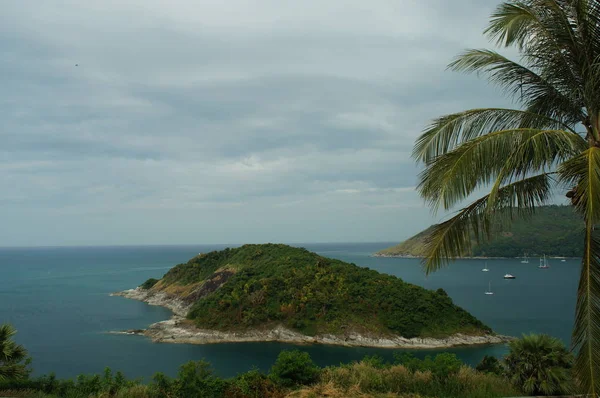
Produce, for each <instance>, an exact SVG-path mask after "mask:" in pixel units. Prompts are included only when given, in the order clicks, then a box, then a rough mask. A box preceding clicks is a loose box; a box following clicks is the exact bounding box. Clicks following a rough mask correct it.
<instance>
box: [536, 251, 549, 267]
mask: <svg viewBox="0 0 600 398" xmlns="http://www.w3.org/2000/svg"><path fill="white" fill-rule="evenodd" d="M538 268H543V269H546V268H550V266H549V265H548V260H546V255H545V254H544V257H543V258H542V257H540V265H538Z"/></svg>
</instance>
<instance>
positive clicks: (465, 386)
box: [0, 350, 519, 398]
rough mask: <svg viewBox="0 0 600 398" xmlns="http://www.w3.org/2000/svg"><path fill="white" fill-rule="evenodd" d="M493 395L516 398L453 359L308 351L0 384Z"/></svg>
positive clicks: (271, 394) (87, 393)
mask: <svg viewBox="0 0 600 398" xmlns="http://www.w3.org/2000/svg"><path fill="white" fill-rule="evenodd" d="M389 394H394V395H393V396H396V397H412V398H418V397H422V398H425V397H442V396H443V397H448V398H454V397H456V398H484V397H485V398H488V397H510V396H517V395H519V392H518V391H517V390H515V389H514V388H512V387H511V386H510V383H507V380H506V379H504V378H503V377H502V376H497V375H487V374H483V373H479V372H476V371H475V370H474V369H472V368H470V367H467V366H465V365H464V364H462V363H461V362H460V360H458V358H457V357H456V356H455V355H454V354H440V355H437V356H436V357H434V358H431V357H427V358H425V359H424V360H420V359H417V358H414V357H411V356H406V355H403V356H400V357H398V358H397V360H396V361H394V362H393V363H386V362H384V361H383V360H382V359H381V358H377V357H371V358H365V359H364V360H363V361H360V362H353V363H350V364H343V365H340V366H332V367H327V368H323V369H321V368H319V367H317V366H316V365H314V363H313V362H312V360H311V359H310V356H308V354H307V353H304V352H301V351H298V350H294V351H282V352H281V353H280V355H279V357H278V358H277V361H276V362H275V364H274V365H273V367H272V368H271V371H270V372H269V374H264V373H262V372H260V371H258V370H251V371H248V372H246V373H242V374H239V375H238V376H236V377H234V378H230V379H223V378H221V377H218V376H216V375H215V374H214V373H213V371H212V369H211V368H210V365H209V364H208V363H207V362H204V361H196V362H188V363H186V364H184V365H182V366H181V367H180V369H179V372H178V375H177V377H174V378H171V377H168V376H165V375H164V374H161V373H157V374H155V375H154V377H153V378H152V381H151V382H150V383H149V384H141V381H140V380H128V379H126V378H125V377H124V376H123V375H122V374H121V373H119V372H117V373H116V374H115V375H113V373H112V371H111V370H110V369H108V368H107V369H106V370H105V371H104V374H103V375H80V376H78V377H77V378H76V379H75V380H60V379H57V378H56V377H54V376H53V375H50V376H42V377H39V378H35V379H25V380H18V381H17V380H13V381H5V382H0V395H1V396H6V397H36V398H58V397H69V398H188V397H207V398H208V397H210V398H219V397H224V398H283V397H310V396H315V397H317V396H319V397H320V396H328V397H337V398H342V397H343V398H347V397H354V396H356V397H362V398H369V397H382V396H389Z"/></svg>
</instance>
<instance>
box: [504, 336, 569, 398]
mask: <svg viewBox="0 0 600 398" xmlns="http://www.w3.org/2000/svg"><path fill="white" fill-rule="evenodd" d="M509 349H510V352H509V353H508V355H507V356H506V357H505V358H504V361H505V363H506V367H507V375H508V377H510V379H511V381H512V382H513V383H514V385H515V386H517V387H518V388H520V389H521V390H523V392H525V393H527V394H530V395H559V394H564V393H567V392H570V390H571V388H572V380H571V374H570V368H571V366H572V364H573V355H572V354H571V353H570V352H568V351H567V349H566V348H565V345H564V344H563V343H562V342H561V341H560V340H558V339H557V338H554V337H551V336H548V335H545V334H540V335H535V334H531V335H523V337H522V338H520V339H518V340H513V341H511V342H510V343H509Z"/></svg>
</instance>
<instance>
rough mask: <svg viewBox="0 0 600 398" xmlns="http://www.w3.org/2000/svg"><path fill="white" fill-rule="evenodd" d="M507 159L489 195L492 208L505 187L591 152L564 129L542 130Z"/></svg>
mask: <svg viewBox="0 0 600 398" xmlns="http://www.w3.org/2000/svg"><path fill="white" fill-rule="evenodd" d="M515 145H516V147H515V148H514V150H513V151H512V152H511V153H510V155H509V156H508V157H507V158H506V159H505V160H504V164H503V166H502V168H501V170H500V172H499V173H498V175H497V177H496V181H495V183H494V185H493V186H492V188H491V190H490V194H489V200H488V206H489V207H490V208H493V203H494V201H495V199H496V196H497V193H498V190H499V189H500V186H501V185H502V184H506V183H509V182H510V181H513V180H514V179H518V178H522V177H525V176H526V175H527V174H528V173H531V172H533V171H541V172H545V171H547V170H550V169H551V168H552V167H554V166H555V165H556V164H558V163H562V162H564V161H566V160H568V159H571V158H572V157H575V156H577V155H579V154H581V153H582V152H584V151H585V150H586V149H587V142H586V141H585V140H584V139H583V138H582V137H580V136H577V135H574V134H571V133H570V132H565V131H562V130H541V131H539V132H537V133H535V134H532V135H530V136H529V137H526V138H525V139H524V140H523V142H522V143H520V144H519V143H515Z"/></svg>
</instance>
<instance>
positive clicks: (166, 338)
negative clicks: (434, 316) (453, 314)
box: [110, 287, 512, 349]
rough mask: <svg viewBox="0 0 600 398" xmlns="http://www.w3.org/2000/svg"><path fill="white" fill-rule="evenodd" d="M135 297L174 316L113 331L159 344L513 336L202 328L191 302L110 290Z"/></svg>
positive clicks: (501, 339)
mask: <svg viewBox="0 0 600 398" xmlns="http://www.w3.org/2000/svg"><path fill="white" fill-rule="evenodd" d="M110 295H111V296H120V297H125V298H129V299H133V300H139V301H143V302H145V303H148V304H150V305H158V306H162V307H165V308H168V309H170V310H171V311H173V313H174V315H173V317H171V319H169V320H166V321H161V322H157V323H153V324H151V325H150V326H149V327H148V328H147V329H142V330H140V329H135V330H126V331H120V332H111V333H116V334H127V335H142V336H146V337H149V338H150V339H151V340H152V341H153V342H156V343H175V344H215V343H242V342H281V343H291V344H301V345H305V344H326V345H338V346H346V347H374V348H396V349H399V348H413V349H435V348H449V347H456V346H473V345H492V344H503V343H506V342H508V341H510V340H511V339H512V338H511V337H508V336H501V335H481V336H471V335H464V334H456V335H453V336H449V337H446V338H442V339H434V338H419V337H415V338H410V339H409V338H404V337H401V336H388V337H377V336H364V335H361V334H358V333H353V332H349V333H345V334H344V335H342V336H338V335H332V334H322V335H316V336H306V335H303V334H301V333H299V332H296V331H293V330H290V329H288V328H285V327H283V326H281V325H278V326H275V327H273V328H269V329H255V330H248V331H243V332H223V331H219V330H210V329H200V328H197V327H196V326H194V325H193V324H192V323H191V322H190V321H188V320H186V319H185V315H186V314H187V312H188V310H189V309H190V307H191V305H190V304H189V303H185V302H184V301H183V300H181V299H178V298H175V297H172V296H170V295H168V294H166V293H164V292H154V291H151V290H145V289H142V288H139V287H138V288H135V289H130V290H125V291H123V292H117V293H111V294H110Z"/></svg>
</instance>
